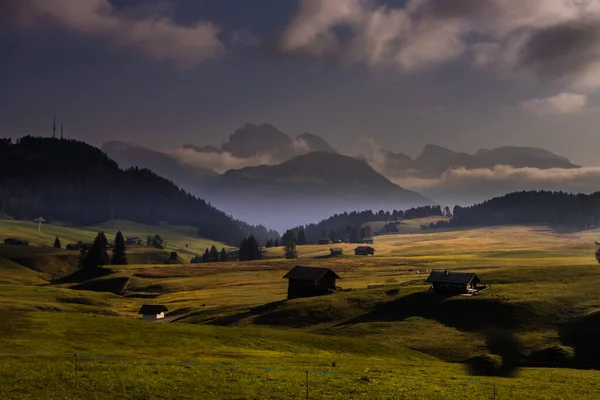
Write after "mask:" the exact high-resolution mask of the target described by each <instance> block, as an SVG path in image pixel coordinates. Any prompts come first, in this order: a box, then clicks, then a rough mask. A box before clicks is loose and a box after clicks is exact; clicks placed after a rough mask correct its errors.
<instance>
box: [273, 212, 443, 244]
mask: <svg viewBox="0 0 600 400" xmlns="http://www.w3.org/2000/svg"><path fill="white" fill-rule="evenodd" d="M443 213H444V212H443V210H442V208H441V207H440V206H423V207H414V208H410V209H408V210H405V211H403V210H393V211H383V210H381V211H378V212H377V211H375V212H374V211H372V210H367V211H354V212H350V213H348V212H345V213H341V214H335V215H333V216H331V217H329V218H327V219H324V220H322V221H320V222H318V223H316V224H307V225H305V226H299V227H296V228H293V229H290V230H288V231H287V233H288V234H289V232H291V231H296V232H300V231H301V230H303V231H304V234H305V235H306V240H307V241H308V242H309V243H314V242H316V241H317V240H319V239H322V238H330V239H332V240H336V239H340V240H341V239H343V238H344V236H345V235H350V236H353V233H355V235H354V236H356V238H357V239H359V238H361V237H362V236H361V232H360V231H361V227H362V226H363V225H365V224H367V223H369V222H375V221H389V222H393V221H398V220H401V219H415V218H425V217H433V216H442V215H443ZM286 238H287V237H286V235H284V240H285V239H286Z"/></svg>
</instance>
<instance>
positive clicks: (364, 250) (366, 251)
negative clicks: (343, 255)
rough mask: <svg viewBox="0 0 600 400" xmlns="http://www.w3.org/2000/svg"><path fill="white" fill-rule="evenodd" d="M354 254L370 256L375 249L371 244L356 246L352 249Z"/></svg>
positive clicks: (373, 253)
mask: <svg viewBox="0 0 600 400" xmlns="http://www.w3.org/2000/svg"><path fill="white" fill-rule="evenodd" d="M354 255H356V256H372V255H375V249H374V248H372V247H371V246H358V247H357V248H355V249H354Z"/></svg>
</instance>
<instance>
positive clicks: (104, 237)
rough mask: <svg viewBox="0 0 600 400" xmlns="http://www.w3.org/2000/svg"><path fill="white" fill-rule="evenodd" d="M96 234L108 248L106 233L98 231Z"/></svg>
mask: <svg viewBox="0 0 600 400" xmlns="http://www.w3.org/2000/svg"><path fill="white" fill-rule="evenodd" d="M98 235H99V236H100V240H101V241H102V244H103V245H104V248H105V249H107V248H108V239H107V238H106V235H105V234H104V232H100V233H99V234H98Z"/></svg>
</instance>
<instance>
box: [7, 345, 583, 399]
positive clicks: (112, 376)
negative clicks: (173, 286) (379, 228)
mask: <svg viewBox="0 0 600 400" xmlns="http://www.w3.org/2000/svg"><path fill="white" fill-rule="evenodd" d="M0 358H1V359H5V360H6V359H10V365H9V366H7V365H6V364H1V363H0V383H1V385H0V398H2V399H12V398H15V399H16V398H19V399H21V398H37V397H36V396H37V395H36V393H35V392H32V393H29V392H27V391H26V389H23V385H29V386H30V387H35V386H36V385H38V386H39V384H40V383H39V382H36V381H35V380H36V379H38V380H43V381H46V385H47V387H48V389H49V390H52V391H53V393H56V394H57V396H58V397H55V398H61V395H62V398H117V397H118V398H130V397H131V398H206V399H213V398H215V399H217V398H219V399H220V398H223V399H227V398H237V399H246V398H247V399H251V398H252V399H262V398H268V399H280V398H281V399H287V398H290V399H346V398H348V399H350V398H352V399H462V398H466V397H470V398H475V399H494V400H498V399H513V398H525V397H524V396H523V397H520V396H519V393H520V394H523V393H524V392H523V390H524V389H522V388H520V385H519V384H518V383H516V382H515V381H514V380H510V379H500V378H483V379H482V378H478V377H471V376H468V375H466V374H464V373H463V374H454V375H453V374H449V375H448V374H440V376H439V377H438V376H431V375H432V374H431V365H430V364H426V363H423V364H422V365H421V367H422V371H425V368H428V370H427V371H428V372H423V373H421V374H420V375H419V374H418V373H415V374H413V375H404V374H402V373H401V372H400V371H403V369H402V368H397V369H396V370H395V372H394V371H385V370H383V371H378V370H370V371H360V372H358V371H344V370H335V369H336V368H335V366H333V365H332V368H331V369H315V368H302V367H301V366H298V368H288V367H285V366H277V365H274V366H264V365H252V364H250V363H247V362H243V360H240V362H222V361H219V362H210V361H189V360H188V361H175V360H172V359H166V358H151V357H148V358H132V357H123V356H111V355H95V354H87V353H44V352H32V351H22V352H11V353H1V352H0ZM410 366H411V368H413V369H412V371H416V369H418V368H419V364H416V363H415V364H410ZM23 371H28V372H27V373H25V372H23ZM455 371H456V370H455ZM7 377H8V379H7ZM36 377H37V378H36ZM149 377H151V379H150V381H149V382H150V383H148V381H147V379H148V378H149ZM55 378H56V379H55ZM118 385H122V386H123V387H129V388H130V393H128V396H117V397H114V396H113V394H115V395H116V393H118V392H114V390H115V387H116V386H118ZM11 387H12V388H13V389H11ZM15 388H16V389H15ZM19 388H20V389H19ZM167 389H168V390H167ZM546 389H547V388H546ZM3 390H8V391H4V392H3ZM24 390H25V391H24ZM104 390H105V391H106V393H105V394H104V395H105V397H101V396H100V393H101V392H102V391H104ZM165 390H166V392H167V393H171V395H164V393H163V394H162V395H161V394H157V393H160V392H164V391H165ZM527 390H528V395H527V396H526V397H527V398H532V399H533V398H544V399H553V398H556V399H568V398H579V397H577V392H575V391H573V388H567V387H565V391H564V393H562V392H554V393H548V391H547V390H545V391H544V385H543V384H542V383H540V384H539V385H538V386H537V387H536V385H533V386H532V385H531V383H529V384H528V387H527ZM136 391H139V393H138V394H134V393H135V392H136ZM536 392H537V394H538V395H539V397H536ZM11 393H12V394H11ZM15 393H16V394H15ZM177 393H187V394H189V397H186V396H185V395H183V394H181V395H178V394H177ZM18 394H20V395H18ZM28 394H31V396H30V397H28V396H27V395H28ZM129 395H131V396H130V397H129ZM44 397H46V396H44ZM46 398H52V397H46ZM590 398H592V397H590Z"/></svg>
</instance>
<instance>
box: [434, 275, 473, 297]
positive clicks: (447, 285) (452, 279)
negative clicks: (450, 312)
mask: <svg viewBox="0 0 600 400" xmlns="http://www.w3.org/2000/svg"><path fill="white" fill-rule="evenodd" d="M426 282H429V283H431V286H432V288H433V291H434V292H435V293H456V294H463V293H472V292H474V291H476V290H477V284H478V283H481V280H480V279H479V277H478V276H477V274H475V273H473V272H450V271H433V272H432V273H431V274H429V277H428V278H427V280H426Z"/></svg>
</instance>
